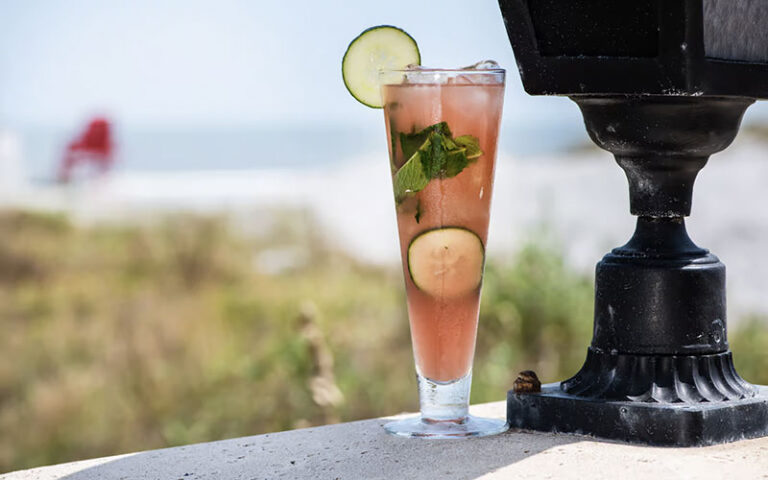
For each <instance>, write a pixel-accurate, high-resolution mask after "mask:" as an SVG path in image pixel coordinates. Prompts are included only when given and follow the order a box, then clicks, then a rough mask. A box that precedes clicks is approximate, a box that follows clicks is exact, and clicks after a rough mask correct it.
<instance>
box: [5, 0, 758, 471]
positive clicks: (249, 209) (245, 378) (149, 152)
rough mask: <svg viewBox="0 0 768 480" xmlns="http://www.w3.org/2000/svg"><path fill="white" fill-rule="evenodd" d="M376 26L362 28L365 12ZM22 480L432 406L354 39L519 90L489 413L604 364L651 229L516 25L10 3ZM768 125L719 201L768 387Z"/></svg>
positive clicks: (443, 12)
mask: <svg viewBox="0 0 768 480" xmlns="http://www.w3.org/2000/svg"><path fill="white" fill-rule="evenodd" d="M351 5H352V6H351ZM0 22H2V28H0V207H2V210H1V211H0V471H8V470H13V469H19V468H24V467H30V466H37V465H43V464H48V463H56V462H62V461H67V460H74V459H80V458H87V457H94V456H103V455H109V454H115V453H120V452H129V451H136V450H145V449H150V448H157V447H164V446H170V445H179V444H186V443H191V442H201V441H209V440H217V439H222V438H227V437H234V436H242V435H251V434H258V433H265V432H270V431H277V430H284V429H290V428H298V427H306V426H311V425H320V424H325V423H331V422H338V421H349V420H355V419H361V418H367V417H373V416H380V415H387V414H394V413H398V412H401V411H406V410H408V411H414V410H416V409H417V408H418V406H417V397H416V389H415V381H414V379H413V367H412V356H411V346H410V338H409V332H408V324H407V314H406V310H405V299H404V292H403V283H402V273H401V271H400V270H399V263H398V247H397V239H396V234H395V232H396V224H395V216H394V209H393V208H392V198H391V195H392V194H391V186H390V178H389V175H388V168H389V167H388V160H387V147H386V145H387V144H386V138H385V134H384V124H383V115H382V112H381V111H379V110H371V109H368V108H366V107H363V106H362V105H360V104H358V103H357V102H356V101H354V100H353V99H352V98H351V97H350V96H349V94H348V93H347V91H346V89H345V88H344V85H343V83H342V79H341V75H340V70H341V58H342V55H343V53H344V51H345V49H346V46H347V44H348V43H349V41H350V40H351V39H352V38H354V37H355V36H356V35H357V34H358V33H360V31H362V30H363V29H365V28H367V27H369V26H372V25H377V24H383V23H387V24H394V25H397V26H400V27H402V28H404V29H405V30H406V31H408V32H409V33H410V34H411V35H413V36H414V37H415V38H416V40H417V41H418V43H419V46H420V49H421V52H422V59H423V63H425V64H426V65H431V66H440V67H460V66H464V65H469V64H472V63H474V62H476V61H478V60H482V59H488V58H490V59H494V60H496V61H498V62H499V63H500V64H501V65H502V66H505V67H506V68H508V70H509V76H508V85H507V94H506V100H505V102H506V103H505V113H504V119H503V123H502V134H501V139H500V142H501V143H500V153H499V158H498V169H497V180H496V182H497V187H496V191H495V193H494V195H495V198H494V210H493V215H492V221H491V228H490V242H489V259H488V265H487V271H486V279H485V287H484V291H483V307H482V311H481V328H480V333H479V338H478V348H477V355H476V367H475V375H474V386H473V393H472V395H473V397H472V401H473V402H475V403H476V402H483V401H491V400H500V399H502V398H504V395H505V392H506V390H507V389H508V388H509V387H510V385H511V383H512V381H513V380H514V379H515V377H516V376H517V372H519V371H520V370H523V369H534V370H536V371H537V372H538V373H539V376H540V377H541V378H542V380H543V381H545V382H552V381H557V380H561V379H563V378H565V377H567V376H569V375H571V374H573V373H575V371H576V370H577V369H578V368H579V366H580V365H581V363H582V360H583V357H584V354H585V348H586V345H587V343H588V342H589V340H590V337H591V329H592V319H591V313H592V312H591V310H592V269H593V268H594V263H595V262H596V261H597V260H598V259H599V258H600V256H601V255H602V254H604V253H605V252H606V251H608V250H609V249H610V248H612V247H614V246H617V245H619V244H622V243H624V242H625V241H626V240H627V239H628V238H629V236H630V235H631V233H632V230H633V218H632V217H631V216H630V215H629V214H628V196H627V191H626V181H625V180H624V178H623V173H622V172H621V170H620V169H619V168H618V167H617V166H616V165H615V163H614V162H613V160H612V158H611V157H610V155H609V154H607V153H605V152H601V151H599V150H597V149H595V148H594V147H592V146H591V144H590V143H589V140H588V138H587V136H586V133H585V131H584V128H583V122H582V120H581V116H580V114H579V112H578V109H577V108H576V106H575V104H573V103H572V102H570V101H569V100H567V99H563V98H541V97H537V98H532V97H528V96H526V95H525V93H524V92H523V90H522V87H521V85H520V80H519V78H518V75H517V70H516V68H515V63H514V58H513V56H512V51H511V48H510V47H509V43H508V41H507V38H506V33H505V31H504V25H503V22H502V19H501V16H500V14H499V11H498V6H497V4H496V3H495V2H494V1H492V0H484V1H478V2H461V1H458V0H450V1H445V2H441V5H440V8H435V7H434V5H433V3H432V2H412V1H404V0H390V1H388V2H357V3H354V2H353V3H350V2H341V1H327V2H312V1H309V0H299V1H295V2H289V3H286V2H277V1H269V0H259V1H253V0H252V1H245V0H241V1H236V0H222V1H217V2H212V1H205V2H203V1H192V0H184V1H182V0H168V1H164V2H153V1H150V0H135V1H133V2H128V3H122V4H119V3H117V2H100V1H96V0H71V1H66V2H65V1H63V0H58V1H54V0H47V1H42V0H23V1H22V0H16V1H14V0H0ZM766 152H768V108H766V105H765V104H758V105H756V106H753V107H752V108H750V110H749V111H748V113H747V117H746V118H745V122H744V127H743V129H742V132H741V134H740V135H739V137H738V139H737V140H736V142H735V144H734V145H733V146H732V147H731V148H730V149H729V150H727V151H726V152H724V153H721V154H718V155H715V156H714V157H713V159H712V160H711V162H710V166H708V167H707V168H706V169H704V170H703V172H702V173H701V175H700V178H699V181H698V184H697V188H696V191H695V193H694V195H695V198H694V213H693V216H692V217H691V219H690V220H689V230H690V232H691V236H692V237H693V239H694V240H695V241H697V243H699V244H701V245H703V246H706V247H708V248H711V249H712V250H713V251H714V252H715V253H717V254H718V255H719V256H720V258H721V259H722V260H723V261H724V262H725V263H726V264H727V265H728V268H729V270H728V272H729V280H728V282H729V283H728V286H729V302H730V303H729V315H730V318H729V322H730V326H731V337H730V338H731V344H732V347H733V349H734V350H735V352H736V360H737V367H738V368H739V370H740V372H741V373H742V375H744V376H745V377H746V378H747V379H748V380H750V381H753V382H762V383H768V355H766V354H765V353H764V352H765V351H768V331H767V330H766V328H765V318H766V315H768V297H767V296H766V295H764V293H763V292H764V289H765V287H766V286H767V285H768V259H766V258H765V257H764V256H763V257H760V256H758V255H757V254H758V252H760V251H761V248H760V247H761V246H762V244H763V242H764V241H765V239H768V211H766V209H765V208H764V207H763V206H764V205H766V204H768V189H767V188H766V180H768V162H766V161H765V157H766Z"/></svg>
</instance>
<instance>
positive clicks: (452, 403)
mask: <svg viewBox="0 0 768 480" xmlns="http://www.w3.org/2000/svg"><path fill="white" fill-rule="evenodd" d="M416 378H417V380H418V383H419V403H420V404H421V418H422V420H424V421H425V422H455V423H462V422H463V421H464V420H466V418H467V415H469V391H470V388H471V387H472V371H471V370H470V372H469V373H468V374H466V375H465V376H463V377H461V378H459V379H458V380H454V381H452V382H447V383H442V382H435V381H433V380H430V379H428V378H426V377H424V376H423V375H421V373H418V372H417V373H416Z"/></svg>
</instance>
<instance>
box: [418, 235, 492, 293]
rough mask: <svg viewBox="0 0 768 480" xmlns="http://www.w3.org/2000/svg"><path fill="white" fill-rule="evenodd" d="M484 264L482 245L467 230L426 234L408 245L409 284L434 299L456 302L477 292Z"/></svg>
mask: <svg viewBox="0 0 768 480" xmlns="http://www.w3.org/2000/svg"><path fill="white" fill-rule="evenodd" d="M484 264H485V248H484V246H483V242H482V240H480V237H478V236H477V234H475V232H472V231H470V230H467V229H466V228H461V227H447V228H436V229H434V230H427V231H426V232H423V233H421V234H419V235H418V236H416V238H414V239H413V240H412V241H411V244H410V245H408V271H409V273H410V274H411V280H413V283H414V284H415V285H416V287H418V288H419V290H421V291H423V292H425V293H427V294H429V295H431V296H433V297H438V298H455V297H460V296H463V295H466V294H468V293H470V292H473V291H475V290H477V288H478V287H479V286H480V282H481V281H482V279H483V266H484Z"/></svg>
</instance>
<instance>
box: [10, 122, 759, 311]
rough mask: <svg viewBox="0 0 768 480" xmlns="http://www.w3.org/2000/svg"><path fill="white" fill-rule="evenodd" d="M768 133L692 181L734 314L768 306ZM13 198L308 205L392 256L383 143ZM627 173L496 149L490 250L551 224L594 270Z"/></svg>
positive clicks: (233, 208) (261, 210) (256, 212)
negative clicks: (323, 163) (378, 147)
mask: <svg viewBox="0 0 768 480" xmlns="http://www.w3.org/2000/svg"><path fill="white" fill-rule="evenodd" d="M767 151H768V143H765V142H764V141H761V140H759V139H757V138H756V137H750V136H748V135H742V136H741V137H740V138H739V139H738V140H737V141H736V142H735V143H734V145H732V146H731V147H730V148H729V149H728V150H726V151H725V152H723V153H720V154H717V155H715V156H713V157H712V158H711V159H710V162H709V165H708V166H707V167H706V168H705V169H704V170H703V171H702V173H701V174H700V176H699V179H698V180H697V185H696V188H695V190H694V202H693V213H692V217H691V218H690V219H689V220H688V229H689V232H690V235H691V237H692V238H693V239H694V241H695V242H696V243H697V244H699V245H700V246H703V247H706V248H709V249H710V250H712V251H713V252H714V253H715V254H717V255H718V256H719V257H720V259H721V260H722V261H724V262H725V263H726V265H727V266H728V294H729V312H730V316H731V318H738V317H740V316H742V315H743V314H744V313H748V312H760V313H768V296H766V295H763V290H764V289H765V287H766V286H768V258H766V257H764V256H761V255H759V251H760V247H761V246H762V244H763V243H764V242H765V241H766V240H768V210H766V209H765V208H764V207H763V206H764V205H766V204H768V189H766V188H765V183H766V179H768V163H767V162H765V156H766V152H767ZM0 200H1V201H2V203H3V204H4V205H6V206H21V207H27V208H34V209H41V210H49V211H64V212H67V213H69V214H71V215H72V216H73V217H74V218H75V219H77V220H79V221H83V222H92V221H125V220H130V219H134V220H135V219H145V218H148V217H151V216H152V215H155V214H157V213H163V212H173V211H197V212H226V213H229V214H233V215H234V216H235V217H236V218H237V219H238V220H237V221H238V222H240V223H242V224H243V227H245V228H246V229H252V228H258V226H259V225H260V223H261V222H262V221H265V220H267V217H268V216H269V215H271V213H270V212H273V211H275V210H276V209H277V210H279V209H282V208H291V209H306V210H307V211H309V212H310V213H311V214H313V215H314V216H315V217H316V218H317V219H318V220H319V222H320V225H321V226H322V227H323V228H324V230H325V231H326V234H327V235H328V236H329V237H331V239H332V241H334V242H337V243H338V244H339V245H340V246H341V247H343V248H345V249H347V250H349V251H350V252H351V253H353V254H354V255H355V256H357V257H359V258H360V259H361V260H364V261H369V262H374V263H392V264H394V263H395V262H396V260H397V255H398V249H397V243H396V224H395V214H394V209H393V205H392V200H391V185H390V179H389V175H388V164H387V159H386V153H385V152H378V153H373V154H367V155H362V156H360V157H358V158H354V159H350V160H349V161H347V162H344V163H343V165H342V167H340V168H334V169H333V170H330V171H328V172H325V173H321V172H320V171H308V172H297V171H295V170H221V171H189V172H167V173H164V172H146V173H144V172H140V171H132V172H123V173H120V172H118V173H116V174H115V175H113V176H111V177H109V178H104V179H100V180H96V181H91V182H89V183H82V184H79V185H76V186H70V187H66V188H63V187H58V186H54V185H48V186H45V185H36V186H35V185H29V184H27V185H15V186H14V187H13V188H6V189H4V194H3V195H2V198H1V199H0ZM628 208H629V201H628V193H627V186H626V180H625V178H624V174H623V172H622V171H621V169H620V168H618V166H617V165H616V164H615V162H614V161H613V159H612V157H611V156H610V155H609V154H608V153H605V152H602V151H599V150H597V149H587V150H583V151H579V152H576V153H568V154H558V155H551V156H540V157H524V158H521V157H512V156H502V157H501V158H499V159H498V163H497V173H496V186H495V192H494V201H493V211H492V218H491V227H490V236H489V247H488V248H489V254H490V255H491V256H497V257H498V256H505V255H508V254H510V253H511V252H514V250H515V248H516V246H518V245H520V244H521V243H522V242H524V241H526V240H529V239H532V238H538V236H539V235H540V232H541V231H542V229H544V231H546V232H549V233H550V234H551V236H552V237H553V239H554V240H555V244H556V245H559V246H560V247H561V248H562V250H563V252H564V253H565V255H566V258H567V260H568V261H569V262H570V263H571V264H572V265H573V266H575V267H576V268H578V269H580V270H583V271H587V272H591V271H592V269H593V268H594V264H595V262H597V261H598V260H599V259H600V258H601V256H602V255H603V254H605V253H606V252H607V251H608V250H610V249H611V248H613V247H615V246H618V245H620V244H622V243H624V242H625V241H626V240H627V239H628V238H629V237H630V236H631V234H632V230H633V227H634V218H633V217H631V216H630V215H629V213H628Z"/></svg>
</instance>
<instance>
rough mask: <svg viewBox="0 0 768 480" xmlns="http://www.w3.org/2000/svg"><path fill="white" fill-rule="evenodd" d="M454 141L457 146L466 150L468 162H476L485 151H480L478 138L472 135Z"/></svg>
mask: <svg viewBox="0 0 768 480" xmlns="http://www.w3.org/2000/svg"><path fill="white" fill-rule="evenodd" d="M454 141H455V142H456V144H457V145H459V146H460V147H464V148H465V149H466V152H467V159H468V160H475V159H477V157H479V156H480V155H482V154H483V151H482V150H480V142H479V141H478V140H477V137H473V136H472V135H462V136H460V137H456V138H455V139H454Z"/></svg>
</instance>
